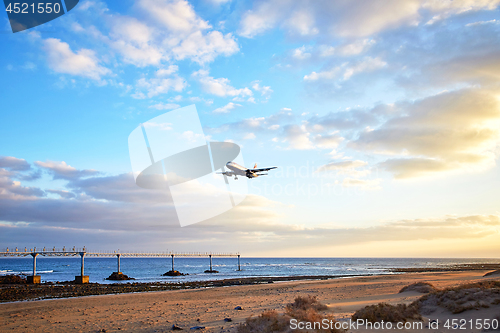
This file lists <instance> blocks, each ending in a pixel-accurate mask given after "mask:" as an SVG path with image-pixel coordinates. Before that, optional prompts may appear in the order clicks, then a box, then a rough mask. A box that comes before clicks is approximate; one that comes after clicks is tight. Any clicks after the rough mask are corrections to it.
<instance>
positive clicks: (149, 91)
mask: <svg viewBox="0 0 500 333" xmlns="http://www.w3.org/2000/svg"><path fill="white" fill-rule="evenodd" d="M186 87H187V82H186V80H184V79H183V78H182V77H179V76H174V77H172V78H151V79H146V78H141V79H139V80H137V83H136V86H135V88H136V92H135V94H134V95H132V97H134V98H137V99H143V98H146V97H148V98H151V97H154V96H157V95H159V94H168V93H169V92H171V91H176V92H181V91H182V90H183V89H184V88H186ZM143 90H144V91H145V93H144V92H143Z"/></svg>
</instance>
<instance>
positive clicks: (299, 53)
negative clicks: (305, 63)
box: [292, 45, 311, 60]
mask: <svg viewBox="0 0 500 333" xmlns="http://www.w3.org/2000/svg"><path fill="white" fill-rule="evenodd" d="M308 49H309V48H306V47H305V46H304V45H303V46H301V47H299V48H296V49H294V50H293V52H292V57H293V58H295V59H298V60H305V59H309V58H310V57H311V53H309V52H307V51H308Z"/></svg>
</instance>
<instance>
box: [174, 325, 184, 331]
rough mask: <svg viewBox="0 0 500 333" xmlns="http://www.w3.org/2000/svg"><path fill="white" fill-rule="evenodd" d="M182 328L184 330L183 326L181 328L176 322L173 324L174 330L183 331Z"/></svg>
mask: <svg viewBox="0 0 500 333" xmlns="http://www.w3.org/2000/svg"><path fill="white" fill-rule="evenodd" d="M182 330H183V328H181V327H179V326H177V325H175V324H173V325H172V331H182Z"/></svg>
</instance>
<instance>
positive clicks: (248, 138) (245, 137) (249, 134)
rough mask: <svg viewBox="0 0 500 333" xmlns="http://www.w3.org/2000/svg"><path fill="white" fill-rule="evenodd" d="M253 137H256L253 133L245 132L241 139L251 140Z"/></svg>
mask: <svg viewBox="0 0 500 333" xmlns="http://www.w3.org/2000/svg"><path fill="white" fill-rule="evenodd" d="M255 138H256V136H255V134H253V133H248V134H246V135H245V136H244V137H243V140H253V139H255Z"/></svg>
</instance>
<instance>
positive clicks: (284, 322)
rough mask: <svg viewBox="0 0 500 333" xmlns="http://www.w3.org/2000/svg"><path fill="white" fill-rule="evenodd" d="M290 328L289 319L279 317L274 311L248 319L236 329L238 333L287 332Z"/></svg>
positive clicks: (283, 316) (282, 316)
mask: <svg viewBox="0 0 500 333" xmlns="http://www.w3.org/2000/svg"><path fill="white" fill-rule="evenodd" d="M289 326H290V317H288V316H285V315H280V314H278V312H276V311H275V310H270V311H265V312H263V313H261V314H260V315H259V316H258V317H250V318H247V319H246V320H245V324H241V325H240V326H239V327H238V332H239V333H251V332H263V333H270V332H287V330H288V329H289Z"/></svg>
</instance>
